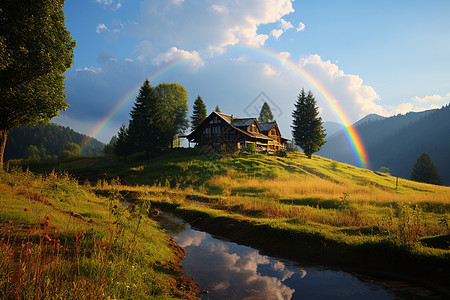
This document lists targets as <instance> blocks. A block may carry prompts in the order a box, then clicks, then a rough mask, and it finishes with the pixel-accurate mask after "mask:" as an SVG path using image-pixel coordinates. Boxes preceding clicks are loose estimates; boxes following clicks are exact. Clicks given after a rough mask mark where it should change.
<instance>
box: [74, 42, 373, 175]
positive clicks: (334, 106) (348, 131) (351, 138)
mask: <svg viewBox="0 0 450 300" xmlns="http://www.w3.org/2000/svg"><path fill="white" fill-rule="evenodd" d="M234 47H235V48H240V49H244V50H247V51H251V52H254V53H257V54H259V55H263V56H265V57H268V58H269V59H271V60H275V61H276V62H277V63H280V64H281V65H283V66H285V67H287V68H289V69H291V70H292V71H294V72H295V73H296V74H298V75H300V77H302V78H303V79H305V80H306V81H307V82H308V83H309V84H311V85H312V86H313V87H314V89H315V90H316V91H317V92H319V94H320V95H321V96H322V98H323V99H325V101H326V104H327V105H328V106H329V107H330V108H331V111H332V112H333V114H334V115H335V116H336V117H337V118H338V119H339V120H340V121H341V122H342V124H344V126H345V127H344V128H345V129H344V132H345V136H346V138H347V141H348V144H349V145H350V148H351V151H352V153H353V155H354V157H355V159H356V161H357V162H358V164H359V166H360V167H362V168H368V167H369V163H368V156H367V152H366V150H365V148H364V144H363V143H362V140H361V137H360V136H359V134H358V132H357V130H356V129H355V127H353V126H351V122H350V121H349V118H348V117H347V115H346V114H345V112H344V110H343V109H342V108H341V107H340V105H339V103H338V102H337V101H336V99H335V98H334V97H333V96H332V95H331V94H330V93H329V92H328V91H327V89H326V88H325V87H324V86H323V85H322V84H321V83H320V82H319V81H317V80H316V79H315V78H314V77H312V76H311V75H310V74H309V73H308V72H307V71H306V70H304V69H303V68H302V67H301V66H300V65H299V64H298V63H295V62H293V61H292V60H290V59H289V58H286V57H282V56H281V55H280V54H279V53H276V52H274V51H271V50H267V49H260V48H258V49H256V48H251V47H247V46H234ZM206 53H207V52H202V53H200V54H201V56H204V55H205V54H206ZM190 59H191V58H183V59H179V60H176V61H174V62H172V63H170V64H168V65H165V66H163V67H161V68H160V69H159V70H158V71H156V72H154V73H153V74H152V75H150V76H149V77H148V79H149V80H150V82H152V81H154V80H155V79H157V78H158V77H160V76H162V75H164V74H166V73H168V72H170V71H171V70H173V69H176V68H177V67H179V66H181V65H182V64H184V63H185V62H187V61H189V60H190ZM140 86H141V84H139V85H138V86H136V87H134V88H133V89H132V90H131V91H130V92H128V93H127V94H126V95H124V96H123V97H122V98H121V99H120V101H118V102H117V104H116V105H115V106H114V107H113V109H111V111H110V112H109V113H108V114H107V115H106V116H105V117H104V118H103V119H102V120H101V121H100V122H99V123H98V125H97V126H95V128H94V129H93V130H92V132H91V133H90V134H89V137H88V139H87V140H86V142H85V143H84V145H83V147H82V150H84V149H85V147H86V145H87V144H88V143H89V141H90V139H91V138H92V137H95V136H97V135H98V134H99V133H100V132H101V131H102V130H103V129H104V128H105V126H106V125H107V124H108V122H109V121H110V120H111V119H112V118H113V117H114V116H115V115H116V114H117V113H118V112H119V111H120V110H121V108H122V107H124V106H125V104H126V103H127V102H128V101H129V100H130V99H131V97H132V96H133V95H135V94H136V93H137V92H138V90H139V88H140Z"/></svg>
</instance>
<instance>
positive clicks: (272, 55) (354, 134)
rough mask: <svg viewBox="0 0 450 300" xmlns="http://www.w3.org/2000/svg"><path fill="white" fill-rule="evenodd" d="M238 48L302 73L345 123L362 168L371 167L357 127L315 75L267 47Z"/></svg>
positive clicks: (299, 73)
mask: <svg viewBox="0 0 450 300" xmlns="http://www.w3.org/2000/svg"><path fill="white" fill-rule="evenodd" d="M237 47H238V48H242V49H247V50H250V51H252V52H255V53H258V54H261V55H264V56H265V57H268V58H269V59H271V60H275V61H277V62H279V63H280V64H281V65H283V66H285V67H288V68H289V69H291V70H292V71H294V72H295V73H296V74H298V75H300V76H301V77H302V78H304V79H305V80H306V81H307V82H309V83H310V84H311V85H312V86H313V87H314V88H315V90H316V91H317V92H319V94H320V95H322V97H323V99H325V101H326V104H327V105H328V106H329V107H330V108H331V111H332V112H333V114H334V115H335V116H336V117H337V118H338V119H339V120H340V121H341V122H342V124H344V126H345V127H344V133H345V137H346V138H347V142H348V144H349V145H350V148H351V150H352V153H353V156H354V157H355V159H356V161H357V162H358V164H359V166H360V167H362V168H369V160H368V155H367V151H366V149H365V148H364V144H363V142H362V140H361V137H360V136H359V133H358V131H357V130H356V128H355V127H353V126H352V123H351V122H350V120H349V118H348V117H347V115H346V114H345V112H344V110H343V109H342V108H341V106H340V105H339V103H338V102H337V101H336V99H335V98H334V97H333V96H332V95H331V94H330V93H329V92H328V91H327V89H326V88H325V87H324V86H323V85H322V84H321V83H320V82H319V81H317V80H316V79H315V78H314V77H312V76H311V75H310V74H309V73H308V72H306V70H304V69H303V68H302V67H301V66H300V65H298V64H297V63H295V62H293V61H291V60H289V59H288V58H285V57H282V56H280V54H278V53H276V52H274V51H270V50H267V49H255V48H250V47H246V46H237Z"/></svg>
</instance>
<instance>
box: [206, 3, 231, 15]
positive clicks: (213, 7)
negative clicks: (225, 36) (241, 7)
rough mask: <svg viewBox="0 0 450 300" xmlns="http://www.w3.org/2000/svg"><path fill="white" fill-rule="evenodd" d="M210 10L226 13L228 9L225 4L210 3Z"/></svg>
mask: <svg viewBox="0 0 450 300" xmlns="http://www.w3.org/2000/svg"><path fill="white" fill-rule="evenodd" d="M210 11H213V12H216V13H218V14H222V15H228V13H229V11H228V8H227V7H226V6H225V5H217V4H214V5H211V6H210Z"/></svg>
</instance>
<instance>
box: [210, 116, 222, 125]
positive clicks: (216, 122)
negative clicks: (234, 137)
mask: <svg viewBox="0 0 450 300" xmlns="http://www.w3.org/2000/svg"><path fill="white" fill-rule="evenodd" d="M209 124H220V118H219V117H217V116H214V117H212V119H211V120H210V121H209Z"/></svg>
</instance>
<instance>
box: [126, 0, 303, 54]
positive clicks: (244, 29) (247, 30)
mask: <svg viewBox="0 0 450 300" xmlns="http://www.w3.org/2000/svg"><path fill="white" fill-rule="evenodd" d="M293 11H294V9H293V8H292V1H291V0H247V1H236V0H218V1H215V2H214V4H213V5H209V6H199V5H198V3H197V2H195V1H186V2H183V5H181V6H179V7H177V8H176V9H173V4H171V3H169V4H168V3H167V2H166V1H156V0H144V1H142V4H141V13H140V18H139V20H138V22H137V23H138V24H136V25H131V26H132V27H130V28H129V30H128V31H129V32H130V33H132V34H135V35H138V36H139V37H141V38H142V37H144V38H146V39H151V40H153V41H159V43H160V44H161V46H162V45H167V44H170V45H171V46H175V47H177V48H181V49H197V50H200V49H202V50H203V49H218V48H224V47H226V46H230V45H236V44H238V43H240V44H244V45H248V46H252V47H261V46H263V45H264V43H265V41H266V40H267V39H268V38H269V36H268V35H267V34H262V33H258V27H259V26H260V25H263V24H271V23H276V22H280V23H281V24H283V25H282V26H284V27H286V28H287V27H289V22H286V21H284V20H283V21H284V22H282V21H280V20H282V17H283V16H285V15H287V14H289V13H291V12H293Z"/></svg>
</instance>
